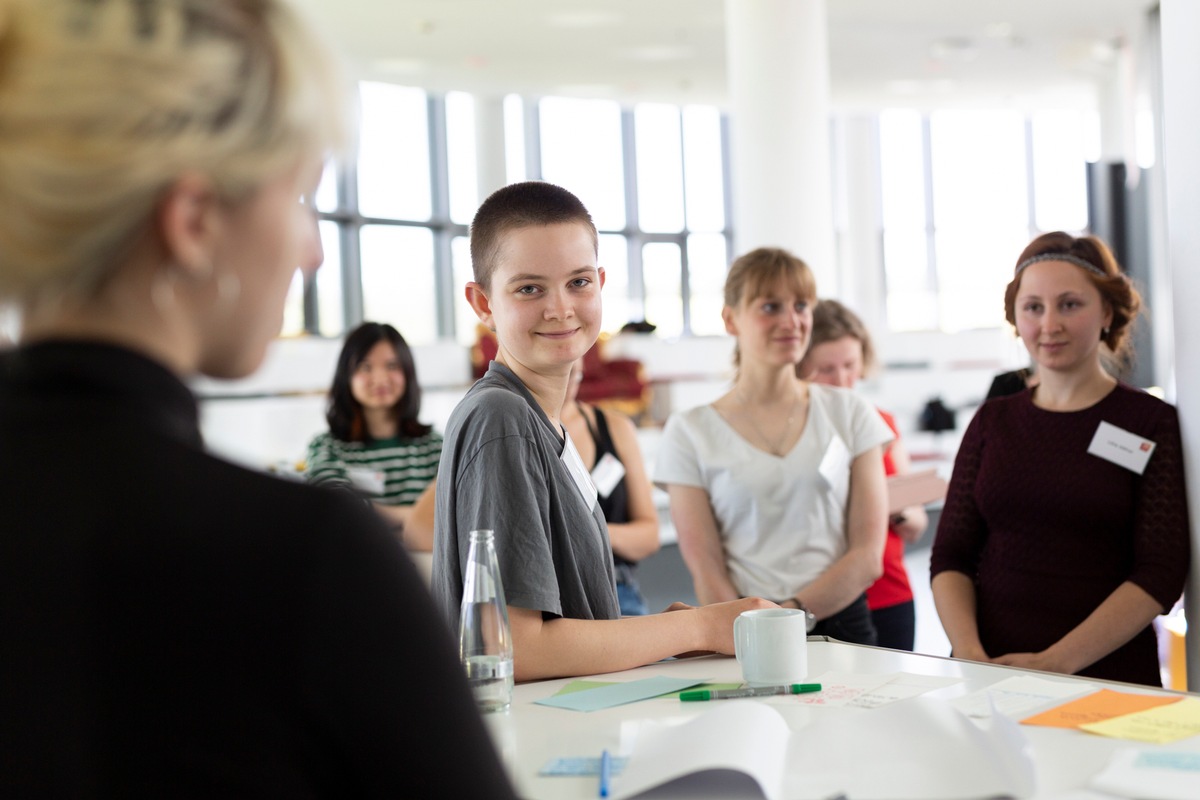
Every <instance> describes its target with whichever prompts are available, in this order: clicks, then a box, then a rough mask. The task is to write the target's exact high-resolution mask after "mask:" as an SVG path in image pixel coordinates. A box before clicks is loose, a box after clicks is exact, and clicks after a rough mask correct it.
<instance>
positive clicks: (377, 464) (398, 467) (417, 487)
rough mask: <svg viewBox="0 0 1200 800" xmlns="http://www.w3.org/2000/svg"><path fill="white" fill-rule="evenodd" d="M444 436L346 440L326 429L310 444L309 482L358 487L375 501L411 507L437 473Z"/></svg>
mask: <svg viewBox="0 0 1200 800" xmlns="http://www.w3.org/2000/svg"><path fill="white" fill-rule="evenodd" d="M441 457H442V437H441V434H438V433H434V432H433V431H430V432H429V433H428V434H426V435H425V436H420V437H417V438H416V439H407V438H395V439H384V440H381V441H375V442H343V441H341V440H340V439H335V438H334V437H333V435H332V434H330V433H328V432H326V433H322V434H320V435H319V436H317V437H316V438H314V439H313V440H312V441H311V442H310V443H309V445H308V465H307V468H306V469H305V473H304V475H305V478H306V480H307V481H308V482H309V483H311V484H314V485H317V486H335V487H337V486H340V487H344V488H353V489H356V490H357V491H359V492H360V493H361V494H363V495H364V496H366V497H369V498H370V499H371V500H374V501H375V502H378V503H382V504H384V505H388V506H407V505H412V504H413V503H415V502H416V500H417V498H418V497H420V496H421V492H423V491H425V487H426V486H428V485H429V483H430V481H432V480H433V479H434V478H436V477H437V470H438V462H439V461H440V460H441Z"/></svg>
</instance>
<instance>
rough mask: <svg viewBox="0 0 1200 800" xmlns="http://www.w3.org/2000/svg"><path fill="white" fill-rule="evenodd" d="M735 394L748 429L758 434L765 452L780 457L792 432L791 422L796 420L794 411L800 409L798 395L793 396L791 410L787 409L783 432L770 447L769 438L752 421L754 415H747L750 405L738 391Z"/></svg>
mask: <svg viewBox="0 0 1200 800" xmlns="http://www.w3.org/2000/svg"><path fill="white" fill-rule="evenodd" d="M736 394H737V398H738V402H740V403H741V404H742V407H743V408H744V409H746V410H745V411H744V412H743V413H744V414H745V417H746V421H747V422H749V423H750V427H752V428H754V432H755V433H756V434H758V438H759V440H760V441H761V442H762V443H763V444H765V445H767V452H768V453H770V454H771V455H773V456H782V455H783V452H782V451H783V443H784V442H785V441H787V436H788V433H789V432H790V431H791V430H792V422H793V421H794V420H795V419H796V409H797V408H799V407H800V395H799V394H793V396H792V405H791V408H789V409H788V416H787V422H786V423H784V426H783V432H782V433H780V434H779V440H778V441H777V442H775V446H774V447H771V440H770V438H768V437H767V435H766V434H765V433H763V432H762V428H760V427H758V423H757V422H755V421H754V415H753V414H751V413H749V407H750V403H749V402H748V401H747V400H746V396H745V395H743V394H742V392H741V390H740V389H739V390H738V391H737V392H736Z"/></svg>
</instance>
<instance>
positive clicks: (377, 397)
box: [350, 340, 406, 411]
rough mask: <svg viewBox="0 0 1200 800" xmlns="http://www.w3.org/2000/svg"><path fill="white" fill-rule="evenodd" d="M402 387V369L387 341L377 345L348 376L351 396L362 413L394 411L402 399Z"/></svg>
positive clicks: (390, 344) (398, 358) (403, 385)
mask: <svg viewBox="0 0 1200 800" xmlns="http://www.w3.org/2000/svg"><path fill="white" fill-rule="evenodd" d="M405 388H406V384H405V381H404V366H403V365H402V364H401V363H400V357H399V356H397V355H396V348H395V347H392V343H391V342H389V341H387V340H383V341H379V342H376V343H375V346H374V347H372V348H371V349H370V350H368V351H367V354H366V355H365V356H363V360H362V361H360V362H358V366H356V367H355V368H354V373H353V374H352V375H351V376H350V394H351V395H352V396H353V397H354V399H355V400H357V401H358V402H359V404H360V405H361V406H362V407H363V409H365V410H371V411H386V410H389V409H391V408H393V407H394V406H395V405H396V404H397V403H399V402H400V399H401V398H402V397H404V390H405Z"/></svg>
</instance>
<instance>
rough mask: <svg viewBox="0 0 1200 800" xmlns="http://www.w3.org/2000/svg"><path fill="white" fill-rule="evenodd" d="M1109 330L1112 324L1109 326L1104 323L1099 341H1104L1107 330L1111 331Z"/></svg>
mask: <svg viewBox="0 0 1200 800" xmlns="http://www.w3.org/2000/svg"><path fill="white" fill-rule="evenodd" d="M1111 330H1112V326H1111V325H1106V326H1104V329H1103V330H1102V331H1100V341H1104V340H1105V339H1107V338H1108V332H1109V331H1111Z"/></svg>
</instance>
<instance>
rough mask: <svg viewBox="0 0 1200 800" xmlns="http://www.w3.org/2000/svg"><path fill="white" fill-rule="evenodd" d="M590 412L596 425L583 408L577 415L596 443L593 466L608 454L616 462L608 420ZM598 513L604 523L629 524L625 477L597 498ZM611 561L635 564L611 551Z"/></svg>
mask: <svg viewBox="0 0 1200 800" xmlns="http://www.w3.org/2000/svg"><path fill="white" fill-rule="evenodd" d="M592 410H593V411H594V412H595V413H596V424H595V425H592V422H591V420H589V419H588V416H587V414H584V413H583V408H582V406H580V409H579V413H580V414H581V415H582V416H583V421H584V422H585V423H586V424H587V428H588V433H590V434H591V435H592V441H593V442H595V443H596V459H595V463H594V464H593V467H594V466H595V464H599V463H600V459H601V458H603V457H604V454H605V453H608V454H609V455H611V456H612V457H613V458H615V459H616V460H617V461H620V460H621V457H620V456H619V455H617V447H616V445H614V444H613V440H612V433H611V432H610V431H609V429H608V419H607V418H606V417H605V416H604V412H603V411H601V410H600V409H599V408H598V407H597V406H592ZM598 502H599V504H600V511H602V512H603V513H604V519H605V521H606V522H608V523H610V524H612V523H622V522H629V487H628V486H626V484H625V477H624V476H621V480H619V481H617V485H616V486H614V487H613V490H612V491H611V492H610V493H609V495H608V496H607V497H600V498H598ZM613 561H614V562H615V563H617V564H635V563H637V562H635V561H630V560H629V559H627V558H622V557H621V556H619V555H617V553H616V551H613Z"/></svg>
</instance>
